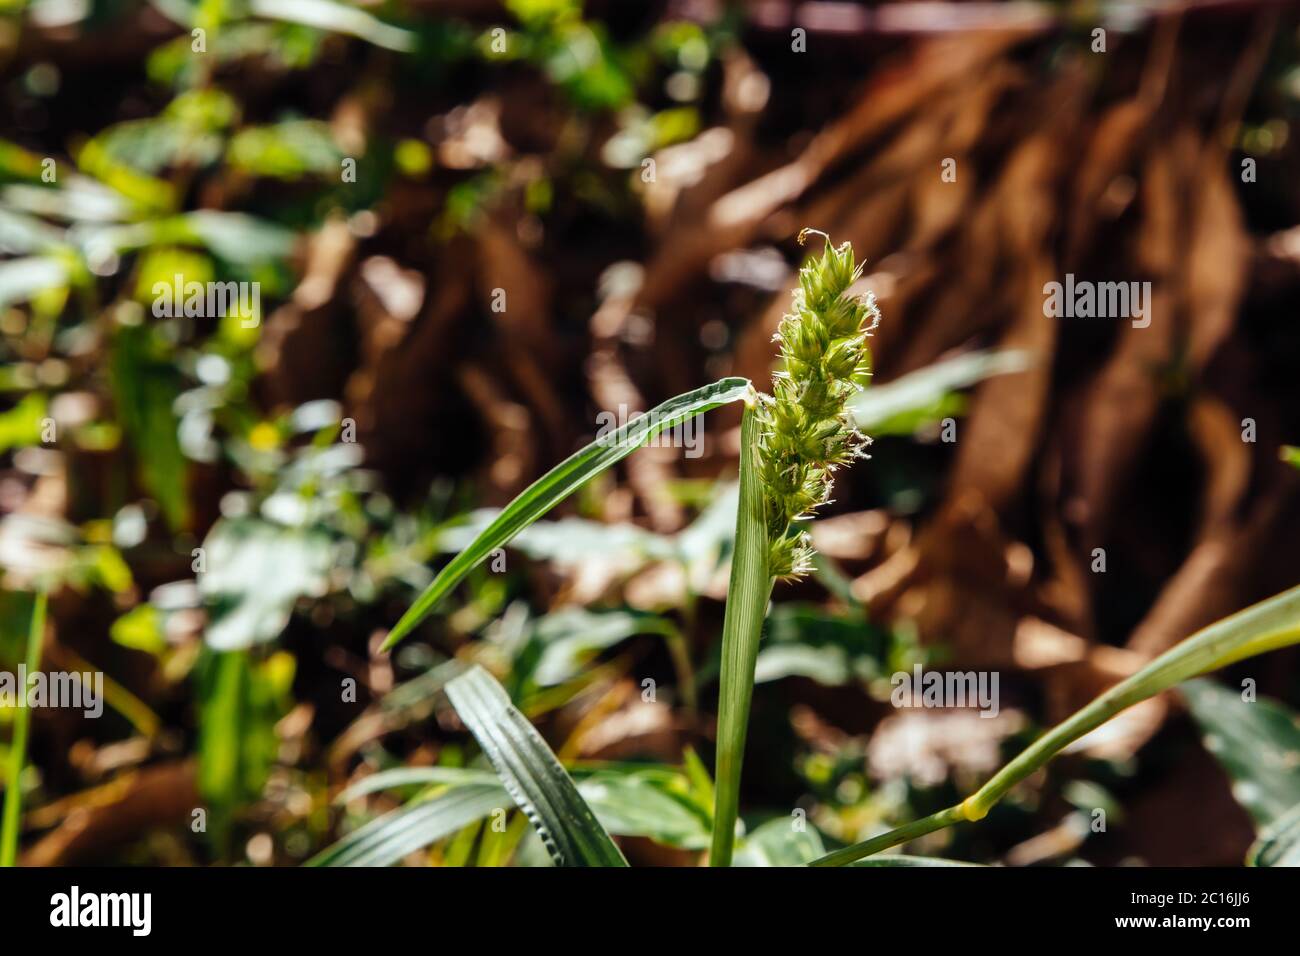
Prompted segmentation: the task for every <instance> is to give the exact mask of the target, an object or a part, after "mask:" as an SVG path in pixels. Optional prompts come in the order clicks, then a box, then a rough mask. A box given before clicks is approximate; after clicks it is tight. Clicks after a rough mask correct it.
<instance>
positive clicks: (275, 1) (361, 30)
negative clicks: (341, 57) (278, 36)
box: [249, 0, 415, 53]
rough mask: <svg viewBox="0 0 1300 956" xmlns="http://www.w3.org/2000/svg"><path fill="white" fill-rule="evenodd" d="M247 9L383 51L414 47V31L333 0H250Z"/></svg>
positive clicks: (263, 15) (404, 50) (402, 51)
mask: <svg viewBox="0 0 1300 956" xmlns="http://www.w3.org/2000/svg"><path fill="white" fill-rule="evenodd" d="M249 9H250V10H251V12H252V13H253V14H255V15H256V16H259V17H266V18H267V19H268V20H284V21H286V22H288V23H301V24H302V25H303V26H308V27H315V28H316V29H318V30H328V31H330V32H331V33H343V34H347V35H348V36H354V37H356V38H357V39H359V40H365V41H366V42H368V43H373V44H374V45H375V46H379V47H383V48H384V49H386V50H396V51H397V52H399V53H409V52H410V51H412V50H414V49H415V34H414V33H411V32H410V31H408V30H403V29H400V28H399V27H395V26H392V25H390V24H387V23H385V22H384V21H382V20H380V19H379V18H378V17H376V16H374V15H373V14H370V13H367V12H366V11H365V10H361V9H358V8H357V7H354V6H350V5H348V4H346V3H336V2H334V0H251V2H250V4H249Z"/></svg>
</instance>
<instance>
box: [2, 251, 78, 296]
mask: <svg viewBox="0 0 1300 956" xmlns="http://www.w3.org/2000/svg"><path fill="white" fill-rule="evenodd" d="M71 278H72V273H71V271H70V270H69V268H68V265H67V263H65V262H64V261H63V260H62V259H58V258H55V257H52V256H29V257H27V258H24V259H13V260H10V261H9V262H0V309H4V308H8V307H9V306H11V305H13V304H15V303H18V302H26V301H28V300H29V299H31V298H32V297H33V296H36V295H39V294H41V293H42V292H47V291H49V290H51V289H60V288H62V287H64V286H66V285H67V284H68V282H69V281H70V280H71Z"/></svg>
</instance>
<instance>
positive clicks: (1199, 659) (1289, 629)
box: [814, 587, 1300, 866]
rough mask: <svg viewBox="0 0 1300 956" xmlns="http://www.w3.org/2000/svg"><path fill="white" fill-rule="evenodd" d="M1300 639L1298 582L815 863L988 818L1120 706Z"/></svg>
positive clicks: (837, 862)
mask: <svg viewBox="0 0 1300 956" xmlns="http://www.w3.org/2000/svg"><path fill="white" fill-rule="evenodd" d="M1296 643H1300V587H1294V588H1291V590H1289V591H1283V592H1282V593H1281V594H1277V595H1274V596H1273V597H1271V598H1269V599H1268V600H1267V601H1261V602H1260V603H1258V604H1255V605H1253V606H1251V607H1248V608H1246V609H1245V610H1243V611H1238V612H1237V613H1236V614H1233V615H1231V616H1229V617H1225V618H1224V619H1223V620H1221V621H1216V622H1215V623H1214V624H1211V625H1210V626H1209V627H1206V628H1203V629H1201V630H1200V631H1197V632H1196V633H1195V634H1193V635H1192V636H1191V637H1189V638H1187V639H1186V640H1184V641H1182V642H1180V643H1179V644H1176V645H1175V646H1174V647H1171V648H1170V649H1169V650H1167V651H1165V653H1163V654H1161V655H1160V656H1159V657H1157V658H1156V659H1155V660H1153V661H1152V662H1151V663H1150V664H1148V665H1147V666H1146V667H1143V668H1142V669H1141V670H1139V671H1138V672H1137V673H1136V674H1133V675H1132V676H1130V677H1128V678H1127V679H1125V680H1122V681H1120V682H1119V683H1118V684H1116V685H1115V686H1114V687H1112V688H1111V689H1110V690H1108V691H1106V692H1105V693H1104V694H1102V695H1101V696H1100V697H1098V698H1097V699H1096V700H1094V701H1093V702H1092V703H1090V704H1088V705H1087V706H1086V707H1084V708H1083V709H1082V710H1080V711H1077V712H1076V713H1074V714H1073V715H1072V716H1070V717H1069V718H1067V719H1066V720H1064V721H1062V722H1061V723H1059V724H1057V725H1056V726H1055V727H1053V728H1052V729H1051V730H1049V731H1048V732H1047V733H1045V734H1044V735H1043V736H1042V737H1040V738H1038V740H1036V741H1034V743H1033V744H1031V745H1030V746H1029V747H1027V748H1026V749H1025V750H1024V751H1023V752H1022V753H1021V754H1020V755H1019V756H1018V757H1016V758H1015V759H1014V760H1012V761H1011V762H1010V763H1009V764H1007V765H1006V766H1005V767H1003V768H1002V769H1001V770H999V771H998V772H997V773H996V774H994V775H993V778H992V779H991V780H989V782H988V783H986V784H985V785H984V786H982V787H980V789H979V790H977V791H976V792H975V793H973V794H971V795H970V796H969V797H967V798H966V799H965V800H963V801H962V802H961V803H959V804H957V805H956V806H953V807H948V808H947V809H946V810H940V811H939V812H938V813H934V814H931V815H930V816H928V817H925V818H924V819H921V820H916V821H914V822H912V823H908V824H905V825H904V826H901V827H898V828H896V829H894V830H891V831H889V832H888V833H884V834H881V835H880V836H878V837H872V838H871V839H870V840H864V841H863V842H862V843H855V844H854V845H853V846H849V847H845V848H844V849H842V850H836V851H835V852H833V853H828V854H827V855H826V856H824V857H822V858H821V859H819V860H816V861H814V865H815V866H843V865H844V864H846V863H852V862H853V861H854V860H859V859H862V858H863V857H868V856H871V855H872V854H874V853H879V852H880V851H881V850H887V849H889V848H890V847H893V846H898V845H899V844H902V843H906V842H907V841H909V840H913V839H916V838H917V837H919V836H924V835H925V834H927V833H933V832H934V831H936V830H941V829H943V828H944V827H949V826H952V825H953V824H955V823H963V822H966V821H974V820H982V819H983V818H984V816H985V815H986V814H987V813H988V812H989V809H990V808H991V807H992V806H993V805H994V804H996V803H997V802H998V801H999V800H1001V799H1002V797H1003V796H1004V795H1005V794H1006V793H1007V791H1009V790H1010V789H1011V788H1012V787H1014V786H1015V785H1016V784H1018V783H1019V782H1020V781H1022V780H1024V779H1025V778H1026V777H1028V776H1029V775H1030V774H1031V773H1033V772H1034V771H1035V770H1037V769H1038V768H1039V767H1041V766H1043V764H1045V763H1047V762H1048V761H1049V760H1051V759H1052V758H1053V757H1054V756H1056V755H1057V754H1058V753H1060V752H1061V751H1062V750H1063V749H1065V748H1066V747H1067V746H1069V745H1070V744H1072V743H1073V742H1074V741H1076V740H1078V739H1079V738H1080V737H1082V736H1083V735H1084V734H1086V733H1088V732H1089V731H1092V730H1095V729H1096V728H1098V727H1100V726H1101V725H1102V724H1104V723H1105V722H1106V721H1108V720H1110V718H1112V717H1114V716H1115V715H1116V714H1118V713H1120V712H1121V711H1123V710H1127V709H1128V708H1129V707H1132V706H1133V705H1134V704H1136V703H1138V702H1139V701H1143V700H1146V699H1147V698H1149V697H1154V696H1155V695H1156V694H1160V693H1163V692H1164V691H1166V690H1169V689H1170V688H1171V687H1173V686H1175V685H1176V684H1180V683H1182V682H1183V681H1185V680H1188V679H1190V678H1192V677H1199V676H1200V675H1202V674H1208V673H1210V672H1211V671H1215V670H1218V669H1219V668H1221V667H1227V666H1228V665H1229V664H1235V663H1236V662H1237V661H1240V660H1245V659H1246V658H1248V657H1254V656H1255V655H1257V654H1264V653H1266V652H1268V651H1274V650H1277V649H1278V648H1282V647H1288V646H1290V645H1292V644H1296ZM1193 693H1195V690H1193ZM1255 706H1258V705H1255ZM1293 766H1294V765H1293ZM1288 806H1289V804H1288Z"/></svg>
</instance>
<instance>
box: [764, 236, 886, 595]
mask: <svg viewBox="0 0 1300 956" xmlns="http://www.w3.org/2000/svg"><path fill="white" fill-rule="evenodd" d="M812 232H815V230H809V229H805V230H804V231H803V232H801V233H800V234H799V241H800V242H801V243H802V242H803V241H804V240H805V239H806V238H807V236H808V235H809V233H812ZM817 235H821V236H823V238H824V239H825V240H826V244H825V248H824V249H823V250H822V254H821V256H813V257H810V258H809V259H808V261H807V262H805V263H804V265H803V268H801V269H800V270H799V288H798V289H796V290H795V291H794V304H793V306H792V307H791V310H790V313H789V314H788V315H787V316H785V318H784V319H782V320H781V325H780V327H779V328H778V330H777V334H776V340H777V342H778V343H780V351H781V369H780V370H779V371H778V372H777V373H776V374H775V375H774V376H773V378H772V394H771V395H764V396H762V397H761V403H760V406H759V425H760V429H759V431H760V436H759V447H758V474H759V478H760V480H761V481H762V482H763V485H764V488H765V491H766V499H767V504H766V508H767V524H768V536H769V538H770V539H771V551H770V554H769V557H768V566H769V569H770V571H771V573H772V575H773V576H774V577H778V578H785V579H790V578H797V577H799V576H801V575H803V574H806V573H807V572H808V571H809V569H810V568H811V566H812V565H811V562H812V554H813V552H812V548H811V547H810V546H809V538H808V535H807V534H805V533H803V532H801V531H798V530H793V529H792V525H794V523H795V522H798V521H802V520H806V519H807V518H809V517H811V513H812V512H813V511H814V510H815V509H816V508H818V507H820V506H821V505H824V504H826V503H827V502H829V501H830V494H831V488H832V486H833V484H834V477H833V475H834V471H835V469H836V468H837V467H838V466H840V465H844V464H847V463H848V462H850V461H852V460H853V459H855V458H859V457H863V448H864V446H865V445H866V444H867V443H868V441H869V439H867V438H866V436H864V435H862V434H861V433H860V432H859V431H858V430H857V428H856V427H855V426H854V424H853V419H852V416H851V414H850V412H849V410H848V402H849V399H850V398H852V397H853V395H854V394H855V393H856V392H857V391H858V389H859V388H860V387H861V386H862V384H863V383H865V381H866V379H867V378H868V377H869V376H870V374H871V353H870V351H869V350H868V348H867V337H868V336H869V335H870V334H871V330H872V329H874V328H875V327H876V323H877V322H878V321H879V320H880V314H879V312H878V311H877V310H876V305H875V302H874V300H873V299H872V298H871V297H870V296H868V297H866V298H865V299H864V298H860V297H858V296H851V295H849V294H848V289H849V287H850V286H851V285H853V283H854V282H855V281H857V278H858V276H859V274H860V272H861V270H860V269H859V267H858V266H857V265H856V264H855V263H854V259H853V247H852V246H851V245H850V244H849V243H847V242H846V243H844V244H842V245H840V246H838V247H835V246H832V245H831V242H830V237H828V236H825V235H824V234H823V233H817ZM796 527H797V526H796Z"/></svg>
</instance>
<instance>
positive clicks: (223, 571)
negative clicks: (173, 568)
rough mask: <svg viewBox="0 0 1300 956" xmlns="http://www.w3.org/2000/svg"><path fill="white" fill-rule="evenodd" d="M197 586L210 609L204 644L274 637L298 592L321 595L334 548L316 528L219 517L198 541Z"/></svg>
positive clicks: (246, 643) (220, 646) (237, 644)
mask: <svg viewBox="0 0 1300 956" xmlns="http://www.w3.org/2000/svg"><path fill="white" fill-rule="evenodd" d="M203 551H204V561H205V562H206V565H207V568H206V570H205V571H204V572H203V573H201V574H200V575H199V591H200V592H201V593H202V595H203V599H204V603H206V604H207V605H208V608H209V617H210V619H209V623H208V627H207V631H206V633H205V640H206V641H207V644H208V646H210V647H212V648H213V649H215V650H219V651H229V650H236V649H241V648H248V647H252V646H253V645H255V644H262V643H265V642H267V641H271V640H274V639H275V638H276V637H278V636H279V635H280V632H281V631H283V630H284V628H285V625H286V624H288V623H289V617H290V615H291V614H292V612H293V606H294V604H295V603H296V602H297V600H298V599H299V598H300V597H304V596H310V595H320V594H323V593H324V591H325V589H326V586H327V576H328V574H329V569H330V564H331V560H332V554H333V548H332V545H331V542H330V539H329V537H328V536H327V535H326V534H324V533H323V532H320V531H313V530H311V529H304V528H286V527H283V526H281V525H275V524H271V523H270V522H267V521H261V520H259V519H256V518H237V519H233V520H232V519H225V518H223V519H221V520H219V521H218V522H217V523H216V524H215V525H213V526H212V530H211V531H209V532H208V536H207V537H206V538H205V539H204V541H203Z"/></svg>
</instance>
